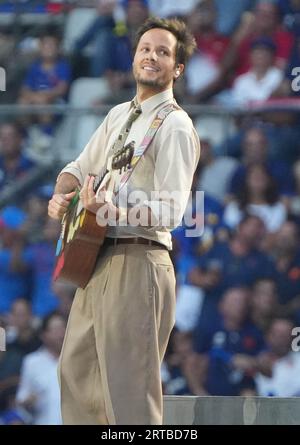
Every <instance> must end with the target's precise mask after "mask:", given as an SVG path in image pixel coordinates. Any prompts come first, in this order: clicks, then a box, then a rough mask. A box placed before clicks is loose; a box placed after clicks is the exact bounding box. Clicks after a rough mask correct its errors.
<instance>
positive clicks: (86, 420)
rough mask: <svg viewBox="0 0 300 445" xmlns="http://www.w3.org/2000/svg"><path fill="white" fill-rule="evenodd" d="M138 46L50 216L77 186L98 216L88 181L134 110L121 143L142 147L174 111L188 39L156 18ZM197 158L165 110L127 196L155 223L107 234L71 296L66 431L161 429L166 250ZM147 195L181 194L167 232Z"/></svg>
mask: <svg viewBox="0 0 300 445" xmlns="http://www.w3.org/2000/svg"><path fill="white" fill-rule="evenodd" d="M136 42H137V43H136V51H135V56H134V62H133V72H134V76H135V79H136V83H137V95H136V98H135V100H134V101H133V102H134V103H125V104H121V105H118V106H116V107H115V108H113V109H112V110H111V111H110V113H109V114H108V116H107V117H106V119H105V121H104V122H103V124H102V125H101V126H100V127H99V129H98V130H97V131H96V133H95V135H94V136H93V138H92V139H91V141H90V142H89V144H88V145H87V146H86V148H85V149H84V151H83V153H82V154H81V155H80V156H79V158H78V159H77V160H76V161H75V162H73V163H71V164H69V165H68V166H67V167H66V168H65V169H64V170H63V171H62V173H61V174H60V175H59V177H58V181H57V185H56V189H55V194H54V195H53V197H52V199H51V200H50V202H49V215H50V216H51V217H53V218H61V217H62V216H63V214H64V213H65V211H66V209H67V207H68V205H69V202H70V199H71V198H72V197H73V196H74V192H72V190H74V188H75V187H77V186H81V187H82V189H81V200H82V203H83V205H84V207H85V208H86V209H89V210H91V211H93V212H95V213H96V212H98V214H99V209H100V211H101V208H102V207H103V203H102V204H101V203H98V202H97V200H96V197H95V193H94V191H93V183H94V179H93V177H92V176H89V174H88V173H89V172H90V171H95V172H99V171H100V169H101V168H102V167H103V165H104V163H105V160H106V156H107V153H108V151H109V148H110V147H111V146H112V144H114V143H115V141H116V140H118V138H119V136H120V131H121V129H122V127H123V126H124V123H125V122H126V119H127V118H128V116H131V115H132V109H133V110H136V108H135V106H137V107H140V110H141V113H140V114H139V116H138V117H137V118H136V120H135V121H134V122H133V123H132V125H131V128H130V131H129V133H128V137H127V139H126V143H128V142H129V141H133V140H134V141H136V147H140V143H141V141H142V140H143V139H144V137H145V134H146V132H147V130H148V129H149V127H150V126H151V124H152V122H153V120H154V118H155V117H156V116H157V113H158V111H159V110H161V109H162V108H165V106H166V105H168V104H174V99H173V91H172V89H173V83H174V81H175V80H176V79H177V78H178V77H179V76H180V75H181V74H182V72H183V70H184V64H185V62H186V60H187V58H188V57H189V56H190V55H191V53H192V52H193V49H194V47H195V44H194V40H193V38H192V36H191V35H190V34H189V33H188V32H187V30H186V28H185V25H184V24H183V23H182V22H180V21H177V20H160V19H155V18H154V19H149V20H148V21H146V22H145V24H144V25H143V26H142V27H141V28H140V29H139V31H138V33H137V40H136ZM136 104H139V105H136ZM134 112H135V111H134ZM121 133H122V132H121ZM199 152H200V147H199V139H198V136H197V134H196V131H195V129H194V127H193V125H192V122H191V120H190V118H189V117H188V116H187V115H186V113H185V112H184V111H182V110H176V111H173V112H171V113H170V114H169V115H168V116H167V117H166V118H165V120H164V122H163V123H162V125H161V127H160V128H159V130H158V131H157V132H156V134H155V136H154V138H153V141H152V143H151V144H150V145H149V149H148V150H147V152H146V153H145V154H144V156H143V157H142V158H141V161H140V162H138V164H137V165H136V168H135V169H134V172H133V174H132V175H131V177H130V179H129V181H128V187H129V189H131V190H133V191H143V192H144V193H146V195H147V197H148V199H145V200H144V201H143V202H142V203H141V205H140V210H141V211H144V213H145V209H146V212H147V216H148V218H147V220H153V221H155V224H152V226H151V225H149V224H148V225H147V226H142V225H139V226H135V227H134V226H133V225H129V224H127V225H122V226H121V224H119V225H117V226H116V227H112V226H109V227H108V231H107V239H106V242H105V245H106V247H105V250H104V251H102V252H101V253H100V256H99V260H98V263H97V266H96V270H95V272H94V274H93V277H92V278H91V280H90V281H89V283H88V285H87V287H86V288H85V290H83V289H78V290H77V292H76V295H75V299H74V303H73V306H72V309H71V313H70V317H69V322H68V328H67V333H66V338H65V342H64V346H63V350H62V355H61V361H60V383H61V395H62V415H63V421H64V423H67V424H107V423H108V424H161V423H162V390H161V380H160V365H161V361H162V358H163V355H164V353H165V350H166V347H167V343H168V339H169V335H170V332H171V329H172V327H173V325H174V313H175V308H174V306H175V279H174V271H173V267H172V263H171V261H170V257H169V254H168V252H167V249H171V247H172V243H171V236H170V230H171V229H172V228H174V225H176V224H179V223H180V221H181V219H182V216H183V213H184V210H185V206H186V203H187V200H188V196H187V195H188V194H187V193H184V191H188V190H190V188H191V183H192V178H193V173H194V171H195V169H196V165H197V162H198V158H199ZM151 191H166V192H173V191H177V192H179V194H180V196H182V195H185V197H184V198H182V199H180V200H179V202H176V203H175V204H174V205H173V207H172V206H170V210H172V211H173V216H174V217H173V221H174V225H173V226H172V225H169V226H166V224H163V222H162V216H163V215H161V213H160V211H159V210H160V209H161V208H168V205H169V203H168V202H165V201H164V200H163V199H160V200H151ZM111 207H113V208H114V210H115V213H116V215H117V218H118V217H119V218H120V219H123V220H124V219H125V221H126V219H127V218H128V219H130V214H129V213H130V212H129V211H127V210H126V209H124V208H116V207H114V205H113V204H111ZM171 207H172V208H171ZM124 213H125V216H124ZM125 238H126V239H125ZM78 261H80V258H78Z"/></svg>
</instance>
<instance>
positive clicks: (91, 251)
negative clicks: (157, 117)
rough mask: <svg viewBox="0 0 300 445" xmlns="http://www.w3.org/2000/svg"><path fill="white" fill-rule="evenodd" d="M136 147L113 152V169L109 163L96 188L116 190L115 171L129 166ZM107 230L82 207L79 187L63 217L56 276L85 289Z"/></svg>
mask: <svg viewBox="0 0 300 445" xmlns="http://www.w3.org/2000/svg"><path fill="white" fill-rule="evenodd" d="M133 151H134V143H133V142H131V143H130V144H128V145H126V146H125V147H123V148H122V149H121V150H120V151H118V152H117V153H116V154H115V155H114V156H113V158H112V159H111V161H110V163H109V164H110V165H109V170H108V169H107V167H105V168H104V169H103V174H101V175H100V176H99V177H97V181H95V182H96V185H95V187H94V191H95V192H97V190H98V189H99V190H101V189H102V188H103V187H106V190H107V191H112V190H113V185H114V175H113V173H114V172H116V171H118V170H119V171H124V172H125V171H126V170H127V169H128V168H129V166H130V162H131V159H132V155H133ZM106 231H107V226H100V225H98V224H97V221H96V215H95V214H94V213H92V212H90V211H89V210H86V209H84V208H83V207H82V204H81V202H80V198H79V190H78V191H77V193H76V195H75V196H74V198H73V199H72V201H71V203H70V205H69V208H68V210H67V212H66V213H65V215H64V217H63V220H62V228H61V234H60V238H59V240H58V242H57V247H56V257H57V260H56V265H55V268H54V273H53V279H54V280H57V279H59V278H62V279H64V280H66V281H70V282H71V283H73V284H75V285H76V286H78V287H82V288H83V289H84V288H85V287H86V285H87V284H88V282H89V280H90V278H91V277H92V275H93V272H94V269H95V266H96V261H97V257H98V255H99V252H100V249H101V246H102V244H103V242H104V239H105V236H106Z"/></svg>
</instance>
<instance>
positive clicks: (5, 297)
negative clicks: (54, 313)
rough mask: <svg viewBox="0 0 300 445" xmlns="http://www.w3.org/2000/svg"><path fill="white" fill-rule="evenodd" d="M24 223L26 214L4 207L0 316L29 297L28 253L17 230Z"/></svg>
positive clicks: (0, 220) (0, 231)
mask: <svg viewBox="0 0 300 445" xmlns="http://www.w3.org/2000/svg"><path fill="white" fill-rule="evenodd" d="M25 220H26V214H25V213H24V212H23V211H22V210H20V209H18V208H17V207H6V208H5V209H4V210H3V211H2V213H1V214H0V226H1V228H0V242H1V244H2V249H1V250H0V265H1V267H0V314H6V313H8V312H9V311H10V309H11V305H12V303H13V302H14V301H15V300H16V299H18V298H21V297H28V296H29V293H30V286H31V276H30V266H29V260H30V251H29V249H28V248H26V247H24V243H25V240H24V236H23V234H22V232H21V230H20V229H21V227H22V225H23V224H24V222H25Z"/></svg>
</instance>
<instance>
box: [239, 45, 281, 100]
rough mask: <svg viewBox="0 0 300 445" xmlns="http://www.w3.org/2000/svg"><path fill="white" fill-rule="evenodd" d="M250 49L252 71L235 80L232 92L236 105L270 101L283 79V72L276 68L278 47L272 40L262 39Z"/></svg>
mask: <svg viewBox="0 0 300 445" xmlns="http://www.w3.org/2000/svg"><path fill="white" fill-rule="evenodd" d="M250 47H251V51H250V69H249V70H248V71H247V72H246V73H244V74H241V75H240V76H238V77H237V78H236V79H235V82H234V84H233V87H232V90H231V95H232V101H233V104H235V105H247V104H251V102H253V101H260V100H266V99H269V97H270V96H271V95H272V93H273V92H274V91H275V90H276V89H277V88H278V86H279V85H280V83H281V81H282V78H283V72H282V70H280V69H279V68H277V67H276V66H274V53H275V49H276V47H275V44H274V43H273V41H272V40H271V39H269V38H267V37H260V38H259V39H257V40H254V41H253V42H252V43H251V46H250Z"/></svg>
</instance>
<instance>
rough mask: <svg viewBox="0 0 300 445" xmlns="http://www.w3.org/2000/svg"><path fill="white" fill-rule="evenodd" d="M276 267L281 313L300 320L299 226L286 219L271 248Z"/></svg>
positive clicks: (297, 320)
mask: <svg viewBox="0 0 300 445" xmlns="http://www.w3.org/2000/svg"><path fill="white" fill-rule="evenodd" d="M271 253H272V256H273V258H274V261H275V267H276V281H277V286H278V298H279V303H280V305H281V306H280V309H279V311H280V312H279V313H281V314H282V315H285V316H290V317H294V319H295V321H296V322H297V323H299V322H300V250H299V226H298V224H297V223H296V222H294V221H292V220H288V221H286V222H285V223H284V224H283V225H282V226H281V228H280V230H279V231H278V232H277V234H276V237H275V239H274V245H273V248H272V250H271Z"/></svg>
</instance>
